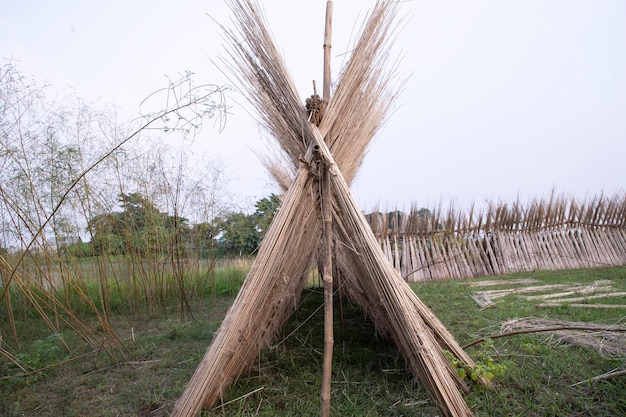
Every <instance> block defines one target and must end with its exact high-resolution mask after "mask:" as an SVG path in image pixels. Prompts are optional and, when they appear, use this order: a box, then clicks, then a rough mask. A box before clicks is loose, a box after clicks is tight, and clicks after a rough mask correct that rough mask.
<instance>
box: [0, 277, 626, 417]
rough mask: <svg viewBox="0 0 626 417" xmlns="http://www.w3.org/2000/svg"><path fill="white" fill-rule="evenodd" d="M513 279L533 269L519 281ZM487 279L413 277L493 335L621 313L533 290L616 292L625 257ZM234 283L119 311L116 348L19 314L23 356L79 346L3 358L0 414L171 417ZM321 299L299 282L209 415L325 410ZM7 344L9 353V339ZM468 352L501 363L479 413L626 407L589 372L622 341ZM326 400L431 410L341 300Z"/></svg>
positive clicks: (612, 411) (512, 342)
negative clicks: (285, 314)
mask: <svg viewBox="0 0 626 417" xmlns="http://www.w3.org/2000/svg"><path fill="white" fill-rule="evenodd" d="M520 278H532V279H534V280H535V281H533V282H532V283H528V282H526V281H525V283H517V282H518V281H517V280H519V279H520ZM492 279H493V278H489V280H492ZM485 280H487V279H486V278H485V279H473V280H463V281H442V282H429V283H420V284H411V285H412V287H413V288H414V290H415V291H416V292H417V294H418V295H419V296H420V297H421V298H422V300H424V302H425V303H426V304H427V305H429V306H430V307H431V308H432V309H433V311H434V312H435V313H436V314H437V316H438V317H439V318H440V319H441V320H442V321H443V322H444V324H445V325H446V326H448V328H449V330H450V331H451V332H452V333H453V334H454V336H455V337H456V338H457V340H458V341H459V342H460V343H461V345H465V344H468V343H470V342H472V341H474V340H476V339H478V338H481V337H485V336H488V335H492V334H495V333H498V332H499V330H500V326H501V324H502V323H503V322H505V321H507V320H510V319H515V318H521V317H536V318H549V319H555V320H561V321H575V322H593V323H602V324H606V325H612V324H616V323H621V324H625V323H624V321H625V320H626V298H624V297H621V296H616V297H608V298H595V299H591V300H589V301H588V303H595V304H611V305H622V306H624V307H625V308H590V307H586V308H581V307H574V304H575V303H563V304H561V305H560V306H557V307H540V306H539V304H541V303H543V302H544V300H541V299H540V298H538V297H536V296H538V295H546V294H555V293H558V292H565V291H564V289H567V288H565V287H558V286H557V287H550V288H546V287H542V288H540V286H542V285H562V286H566V285H567V286H570V287H571V286H572V285H574V284H578V285H579V286H584V285H588V284H592V283H594V282H596V281H599V280H607V281H610V289H609V291H611V292H613V293H617V294H619V293H620V292H624V291H626V268H610V269H592V270H580V271H559V272H536V273H526V274H517V275H511V276H507V277H502V278H498V282H497V283H495V284H492V285H490V286H480V287H479V286H472V285H471V284H472V283H476V282H478V281H485ZM236 282H238V281H236ZM531 287H536V288H531ZM521 288H531V289H529V290H524V291H517V292H515V291H514V292H512V293H511V294H509V295H506V296H502V297H499V298H497V297H496V296H495V295H494V294H496V293H492V295H494V296H493V299H492V301H493V306H492V307H489V308H481V307H480V306H479V305H478V304H477V303H476V302H475V301H474V300H473V299H472V297H471V295H472V294H475V293H476V292H478V291H489V290H495V289H508V290H519V289H521ZM234 293H235V291H226V290H223V291H220V294H218V296H217V297H215V298H214V297H208V296H207V297H204V298H199V299H197V300H195V301H194V304H193V313H194V317H195V319H196V320H195V321H189V322H181V321H180V320H178V319H177V318H176V317H177V316H176V315H175V314H174V315H172V317H170V318H168V317H164V316H162V315H159V316H158V317H143V318H141V319H138V318H136V317H135V316H128V315H124V314H119V315H116V316H115V317H114V318H113V320H112V322H113V326H114V327H115V329H116V330H117V331H118V333H119V334H120V336H121V337H122V338H123V340H124V341H125V344H126V348H127V354H126V358H125V359H123V360H120V359H117V360H114V359H112V358H111V357H110V356H108V355H106V354H104V353H100V354H96V353H90V352H83V351H80V348H76V346H80V344H79V343H78V340H74V339H73V338H72V337H71V336H70V335H69V334H68V335H62V337H63V340H64V341H65V342H66V343H67V345H69V346H70V348H72V353H71V354H70V353H68V352H67V350H65V349H64V348H63V347H62V346H61V344H60V342H59V338H58V337H56V336H48V335H47V334H46V333H45V328H44V326H43V325H42V324H41V323H38V322H36V321H35V320H34V319H33V320H30V321H29V322H28V323H18V324H19V325H20V326H22V327H23V328H22V329H21V330H22V331H23V332H22V333H21V334H23V335H27V338H26V339H24V340H23V341H22V344H23V349H20V352H21V353H20V359H21V360H22V363H23V364H24V365H25V366H30V367H33V368H40V367H43V366H47V365H52V364H55V363H58V362H61V361H63V360H66V359H68V358H70V357H74V356H77V355H80V354H85V356H84V357H82V358H80V359H78V360H74V361H70V362H67V363H63V364H60V365H56V366H53V367H51V368H49V369H48V370H46V371H45V372H41V373H37V374H32V375H27V376H17V375H18V374H19V373H20V370H19V369H18V368H17V367H15V366H14V365H10V364H9V363H8V361H6V360H5V359H4V358H0V377H3V379H2V380H1V381H0V415H2V416H166V415H169V412H170V411H171V409H172V407H173V404H174V402H175V401H176V398H177V397H178V396H179V395H180V394H181V392H182V390H183V389H184V386H185V384H186V383H187V381H188V380H189V378H190V376H191V374H192V373H193V371H194V369H195V367H196V365H197V364H198V362H199V361H200V359H201V357H202V355H203V354H204V351H205V350H206V348H207V346H208V345H209V344H210V342H211V339H212V337H213V334H214V332H215V331H216V330H217V329H218V327H219V324H220V322H221V320H222V319H223V317H224V315H225V313H226V310H227V309H228V307H229V306H230V304H231V302H232V300H233V297H234ZM575 296H576V295H570V297H575ZM527 297H535V298H531V299H527ZM549 297H550V296H548V299H551V298H549ZM553 298H554V297H553ZM561 298H562V297H561ZM322 302H323V294H322V291H321V290H320V289H317V288H309V289H307V290H305V292H304V294H303V297H302V302H301V305H300V308H299V309H298V310H297V311H296V312H295V313H294V314H293V315H292V317H291V319H290V321H289V322H288V323H287V324H286V326H285V327H284V329H283V330H282V332H281V333H280V334H279V335H278V337H277V339H276V341H275V344H274V346H273V347H272V348H271V349H268V350H266V351H263V352H262V353H261V355H260V357H259V360H258V363H257V364H256V366H254V368H253V369H251V370H250V371H249V372H248V373H247V374H246V375H245V376H243V377H242V378H241V379H240V380H239V381H238V382H237V383H236V384H235V385H234V386H233V387H232V388H231V389H230V390H229V391H228V392H227V393H226V394H225V397H224V405H223V406H221V407H218V408H216V409H213V410H208V411H206V412H204V413H203V415H206V416H212V415H228V416H275V415H285V416H287V415H292V416H296V415H297V416H309V415H319V393H320V384H321V377H322V350H323V309H321V308H320V306H321V305H322ZM576 303H578V302H576ZM3 333H4V329H3ZM4 334H5V333H4ZM23 337H25V336H23ZM622 340H623V339H622ZM2 347H3V348H4V349H6V350H7V351H9V352H10V351H11V349H10V345H9V344H8V343H7V342H6V341H5V343H3V345H2ZM467 351H468V353H469V354H470V355H471V356H472V357H474V358H475V359H476V360H477V361H478V363H479V365H481V366H482V367H483V372H493V373H494V374H496V376H495V377H494V379H493V389H488V388H485V387H482V386H479V385H474V384H473V385H471V392H470V393H469V394H467V395H466V396H465V398H466V401H467V403H468V404H469V406H470V407H471V409H472V410H473V411H474V413H475V415H477V416H516V415H522V416H619V415H626V377H625V376H621V377H614V378H610V379H607V380H600V381H590V380H591V378H593V377H596V376H599V375H602V374H605V373H607V372H610V371H614V370H623V369H626V355H624V353H623V351H622V353H621V354H617V355H615V356H613V357H609V356H607V355H606V352H605V353H604V354H601V353H599V352H598V350H597V349H593V348H584V347H581V346H578V345H574V344H570V343H567V342H566V341H564V340H563V335H555V334H553V333H536V334H521V335H514V336H508V337H502V338H498V339H493V340H488V341H485V342H482V343H479V344H476V345H474V346H472V347H470V348H468V349H467ZM492 362H493V363H492ZM468 371H469V370H468ZM468 375H469V374H468ZM331 404H332V413H333V415H338V416H339V415H340V416H436V415H439V413H438V410H437V408H436V407H435V405H434V404H433V402H432V400H430V398H429V396H428V394H427V393H426V391H425V390H424V389H423V388H422V387H421V386H420V384H419V382H417V381H415V380H414V379H413V378H412V377H411V376H410V375H409V374H408V373H407V372H406V371H405V369H404V361H403V360H402V358H401V357H399V355H398V351H397V349H396V348H395V346H393V344H391V343H390V342H389V341H387V340H385V339H383V338H381V337H379V336H377V335H376V331H375V329H374V327H373V325H372V324H371V323H370V322H369V320H368V319H367V318H366V317H364V315H363V313H362V312H360V311H359V310H358V309H357V308H355V307H353V306H351V305H350V303H349V302H348V301H346V300H338V299H337V300H336V305H335V349H334V362H333V383H332V400H331Z"/></svg>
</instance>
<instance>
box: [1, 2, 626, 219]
mask: <svg viewBox="0 0 626 417" xmlns="http://www.w3.org/2000/svg"><path fill="white" fill-rule="evenodd" d="M260 3H261V4H262V6H263V8H264V10H265V13H266V16H267V19H268V21H269V25H270V27H271V30H272V32H273V34H274V36H275V39H276V42H277V44H278V46H279V49H281V50H282V51H283V53H284V57H285V61H286V63H287V66H288V68H289V69H290V71H291V74H292V76H293V78H294V79H295V81H296V85H297V87H298V89H299V92H300V95H301V96H302V97H303V99H304V98H306V97H308V96H310V95H311V94H312V80H314V79H315V80H317V83H318V85H321V77H322V76H321V74H322V41H323V27H324V12H325V4H326V1H325V0H309V1H297V2H296V1H291V2H288V1H284V0H265V1H261V2H260ZM373 4H374V1H365V0H335V1H334V19H333V20H334V28H333V30H334V33H333V34H334V37H333V50H332V52H333V56H334V61H333V72H334V73H335V74H336V73H337V72H338V71H339V70H340V65H341V63H342V61H343V59H344V58H343V56H344V53H345V52H346V51H347V50H348V49H349V45H350V37H351V36H354V31H355V28H358V27H359V26H360V23H361V21H362V20H363V18H364V16H365V14H366V12H367V11H368V10H369V9H371V7H372V6H373ZM402 10H403V12H405V13H406V14H407V16H408V18H409V19H410V20H409V21H408V23H407V24H406V25H405V26H404V28H403V30H402V31H401V32H400V34H399V36H398V38H397V40H396V42H395V44H394V47H395V49H396V53H397V54H399V55H402V56H403V57H404V58H403V61H402V63H401V67H400V71H401V75H402V76H403V77H409V79H408V82H407V84H406V88H405V90H404V91H403V94H402V96H401V97H400V99H399V101H398V108H397V109H396V111H395V112H394V113H393V114H392V115H391V117H390V118H389V120H388V121H387V123H386V125H385V127H384V128H383V129H382V130H381V131H380V133H379V134H378V135H377V137H376V138H375V140H374V144H373V146H372V147H371V149H370V151H369V153H368V156H367V158H366V159H365V162H364V164H363V167H362V168H361V172H360V174H359V176H358V178H357V181H356V182H355V184H354V186H353V192H354V194H355V197H356V198H357V201H358V202H359V203H360V204H361V206H362V208H363V209H365V210H368V209H370V208H372V207H374V206H376V205H380V207H381V208H383V209H394V208H396V207H397V208H400V209H409V208H410V207H411V205H412V204H415V205H417V206H419V207H422V206H427V207H431V206H432V205H434V204H436V203H438V202H439V201H440V200H442V201H444V202H446V203H447V202H450V201H454V202H456V204H457V205H459V206H460V207H461V208H463V207H467V206H468V205H469V204H470V203H471V202H476V204H477V205H479V206H480V205H482V204H483V203H484V202H485V201H486V200H492V201H500V200H503V201H513V200H515V199H516V198H517V197H518V196H519V197H520V198H521V199H522V201H527V200H528V199H530V198H533V197H541V196H547V195H549V193H550V192H551V191H552V190H553V189H555V190H556V191H557V192H559V193H562V194H565V195H573V196H576V197H578V198H585V197H587V196H593V195H595V194H599V193H600V192H605V193H607V194H613V193H616V192H623V190H624V188H625V185H626V163H625V160H626V1H624V0H613V1H610V0H562V1H557V0H541V1H540V0H524V1H522V0H520V1H504V0H491V1H489V0H483V1H469V0H464V1H441V0H438V1H434V0H433V1H406V2H404V4H403V6H402ZM207 14H210V15H211V16H212V17H213V18H214V19H216V20H217V21H219V22H221V23H224V24H227V25H228V24H229V12H228V9H227V7H226V6H225V4H224V3H223V2H222V1H220V0H211V1H200V0H198V1H190V0H189V1H188V0H179V1H176V2H174V1H158V0H149V1H144V0H141V1H139V0H132V1H128V0H110V1H106V2H104V1H91V0H56V1H47V0H20V1H17V0H0V59H2V60H3V61H4V62H6V61H7V60H12V61H13V63H14V64H15V65H16V66H17V68H18V69H19V70H20V71H21V72H22V73H23V74H25V75H27V76H29V77H30V76H33V77H35V78H37V79H38V80H41V81H47V82H49V83H51V84H52V85H53V86H55V87H58V88H62V87H63V86H65V85H70V86H72V87H73V88H74V89H75V90H76V92H77V93H78V94H79V95H80V96H82V97H85V98H86V99H88V100H99V101H100V102H101V103H114V104H117V105H119V106H121V107H122V108H123V109H125V110H126V111H129V112H132V111H134V110H136V109H137V106H138V105H139V103H140V102H141V101H142V100H143V99H144V98H145V97H146V96H147V95H149V94H150V93H151V92H153V91H155V90H157V89H159V88H161V87H164V86H165V85H166V84H167V77H169V78H174V79H175V78H177V77H178V76H179V74H182V73H184V72H185V71H192V72H194V73H195V74H196V75H195V77H196V80H197V81H198V82H201V83H215V84H220V85H221V84H225V83H226V82H227V80H226V78H225V77H224V75H223V74H222V73H221V72H220V70H219V69H218V68H216V67H215V65H214V64H212V60H213V61H215V60H217V59H219V57H220V56H224V53H223V47H222V38H221V35H220V30H219V28H218V26H217V25H216V24H215V23H214V22H213V21H212V20H211V18H209V17H208V16H207ZM231 99H232V101H231V102H230V103H229V104H230V105H232V106H233V108H232V110H231V112H232V114H231V115H230V116H229V119H228V120H227V122H226V126H225V129H224V131H223V132H222V133H219V132H218V131H216V130H212V129H209V128H207V129H204V130H203V131H202V133H201V135H200V136H199V137H198V138H197V139H196V142H195V143H194V145H193V146H194V147H197V149H198V151H202V152H209V153H212V154H218V155H219V156H220V157H221V158H222V160H223V161H224V162H225V163H226V165H227V166H228V172H229V173H230V175H232V177H233V180H232V181H231V184H232V187H233V190H234V191H235V192H236V193H237V194H238V195H240V196H241V198H242V201H243V200H245V201H248V202H250V201H252V202H254V201H256V200H257V199H258V198H261V197H263V196H266V195H267V194H269V193H270V192H272V191H275V190H274V189H273V188H271V186H270V185H269V184H270V183H269V179H268V176H267V175H266V174H265V173H264V171H263V168H262V167H261V164H260V163H259V162H258V159H257V157H256V154H255V152H258V151H262V150H264V149H265V147H266V143H265V141H264V139H262V138H263V137H264V136H265V135H264V134H263V132H260V131H259V129H258V128H257V126H256V123H255V122H254V120H252V118H251V116H250V115H249V114H248V112H247V111H246V110H245V109H244V108H243V107H242V105H241V104H239V103H243V101H242V100H241V98H240V97H234V96H233V97H232V98H231Z"/></svg>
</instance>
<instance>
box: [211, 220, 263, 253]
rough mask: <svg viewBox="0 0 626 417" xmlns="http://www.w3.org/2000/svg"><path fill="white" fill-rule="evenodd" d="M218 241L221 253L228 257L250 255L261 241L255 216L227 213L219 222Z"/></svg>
mask: <svg viewBox="0 0 626 417" xmlns="http://www.w3.org/2000/svg"><path fill="white" fill-rule="evenodd" d="M220 226H221V227H220V229H221V234H220V237H219V239H218V241H219V244H220V247H221V251H222V252H223V253H224V254H225V255H228V256H248V255H252V254H253V253H254V252H255V251H256V249H257V247H258V246H259V243H260V241H261V234H260V232H259V229H258V226H257V222H256V216H254V215H249V214H245V213H242V212H236V213H229V214H227V215H226V216H225V217H224V218H223V219H222V220H221V222H220Z"/></svg>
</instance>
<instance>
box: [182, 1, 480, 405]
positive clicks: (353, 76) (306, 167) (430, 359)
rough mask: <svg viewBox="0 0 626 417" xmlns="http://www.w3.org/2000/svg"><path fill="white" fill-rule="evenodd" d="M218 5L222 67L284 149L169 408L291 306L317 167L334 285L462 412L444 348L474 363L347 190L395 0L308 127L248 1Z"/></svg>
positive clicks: (241, 359) (226, 375)
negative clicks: (215, 315) (228, 302)
mask: <svg viewBox="0 0 626 417" xmlns="http://www.w3.org/2000/svg"><path fill="white" fill-rule="evenodd" d="M227 3H228V4H229V6H230V8H231V9H232V12H233V14H234V16H235V18H234V21H235V23H236V25H237V29H236V30H235V31H225V33H226V37H227V39H228V41H229V45H230V49H229V50H230V55H231V58H232V61H233V62H234V63H235V64H234V65H232V64H227V65H229V68H230V69H231V71H232V73H233V74H234V76H235V77H236V78H237V80H238V82H239V83H240V84H241V85H242V86H243V87H244V89H245V92H246V94H247V96H248V97H249V98H250V101H251V102H252V104H253V106H254V107H255V108H256V109H257V111H258V117H259V120H260V121H261V122H262V123H263V124H264V126H265V127H266V128H267V129H268V131H269V132H270V133H271V134H272V136H274V137H275V138H276V140H277V142H278V144H279V145H280V148H281V149H282V151H283V156H284V158H283V159H282V160H281V161H279V162H277V161H269V162H267V166H268V168H269V169H270V172H272V174H273V175H274V176H275V178H276V180H277V181H278V182H279V184H281V185H282V186H283V187H284V188H285V190H286V191H285V194H284V195H283V198H282V202H281V206H280V209H279V211H278V214H277V215H276V217H275V218H274V221H273V223H272V225H271V227H270V229H269V230H268V232H267V234H266V236H265V238H264V240H263V242H262V244H261V247H260V248H259V253H258V255H257V257H256V259H255V261H254V264H253V266H252V269H251V270H250V273H249V274H248V276H247V277H246V280H245V282H244V284H243V286H242V288H241V290H240V292H239V294H238V296H237V298H236V299H235V301H234V303H233V305H232V306H231V308H230V310H229V311H228V313H227V315H226V317H225V319H224V321H223V322H222V325H221V327H220V329H219V331H218V332H217V333H216V335H215V338H214V340H213V342H212V343H211V346H210V347H209V349H208V350H207V352H206V354H205V356H204V358H203V359H202V361H201V362H200V364H199V365H198V368H197V369H196V372H195V373H194V375H193V376H192V378H191V380H190V381H189V383H188V385H187V388H186V389H185V391H184V393H183V395H182V396H181V398H180V399H179V400H178V402H177V403H176V406H175V409H174V411H173V413H172V415H173V416H176V417H181V416H187V417H191V416H195V415H197V414H198V413H199V411H200V410H201V409H202V408H203V407H209V406H211V405H213V404H215V403H216V402H217V401H219V400H220V399H221V398H222V397H223V393H224V391H225V390H226V389H227V387H228V386H229V385H230V384H231V383H232V382H234V380H236V379H237V378H238V377H239V376H240V375H241V374H242V373H243V372H245V370H246V369H247V368H248V367H249V366H251V365H252V364H254V363H255V360H256V358H257V357H258V355H259V352H260V351H261V349H263V348H265V347H267V346H269V344H270V343H271V341H272V339H273V337H274V336H275V335H276V333H277V331H278V330H279V329H280V327H281V326H282V325H283V324H284V323H285V321H286V320H287V319H288V317H289V316H290V314H291V313H292V312H293V310H294V309H295V308H296V307H297V304H298V301H299V297H300V294H301V292H302V288H303V286H304V284H305V282H306V277H307V275H308V272H309V271H310V269H311V267H312V266H313V265H314V263H315V258H316V256H317V254H318V253H320V249H321V247H320V246H321V245H320V242H321V240H322V239H321V237H322V230H323V227H322V215H321V209H320V184H319V182H320V178H321V175H320V173H321V172H322V171H324V170H326V172H328V174H329V175H327V177H328V178H329V180H330V187H329V188H330V198H331V199H330V201H331V202H332V203H331V205H330V211H331V215H332V239H333V241H334V245H333V248H334V259H335V261H334V262H335V266H336V269H337V270H338V271H339V274H338V278H339V282H336V283H335V285H341V286H342V289H343V290H345V293H346V294H347V295H348V296H349V297H350V299H351V300H352V301H353V302H355V303H356V304H358V305H359V306H360V307H361V308H362V309H363V310H364V311H365V312H366V313H367V314H368V315H369V316H370V317H371V318H372V320H373V321H374V324H375V326H376V329H377V330H378V331H379V332H380V333H382V334H384V335H386V336H388V337H390V338H391V339H392V340H393V341H394V342H395V343H396V345H397V347H398V349H399V351H400V353H401V354H402V356H403V357H404V359H405V360H406V363H407V366H408V367H409V369H410V370H411V372H412V373H413V374H414V375H415V376H416V377H418V378H419V379H420V381H422V383H423V384H424V386H425V387H426V388H427V389H428V391H429V393H430V394H431V396H432V398H433V399H434V401H435V402H436V404H437V405H438V407H439V408H440V410H441V412H442V414H443V415H445V416H471V415H472V413H471V411H470V409H469V408H468V406H467V405H466V403H465V401H464V400H463V397H462V396H461V394H460V392H459V389H467V387H466V386H465V385H464V384H463V382H462V381H461V380H459V378H458V377H457V373H456V371H455V369H454V368H453V367H452V365H451V363H450V361H449V360H448V359H447V358H446V357H445V355H444V354H443V351H444V350H447V351H449V352H451V353H452V354H453V355H455V356H456V357H457V358H458V359H460V360H461V361H463V362H464V363H466V364H467V365H468V366H471V367H473V366H475V363H474V362H473V361H472V360H471V358H469V356H468V355H467V354H466V353H465V352H464V351H463V349H461V347H460V346H459V345H458V344H457V342H456V341H455V340H454V338H453V337H452V336H451V335H450V333H449V332H448V331H447V330H446V328H445V327H444V326H443V325H442V324H441V322H440V321H439V320H438V319H437V317H435V315H434V314H433V313H432V312H431V311H430V310H429V309H428V307H426V306H425V305H424V304H423V303H422V302H421V301H420V300H419V298H418V297H417V296H416V295H415V293H414V292H413V291H412V290H411V288H410V287H409V286H408V285H407V284H406V282H405V281H404V280H403V279H402V277H401V276H400V275H399V273H398V272H397V271H396V270H395V269H394V268H393V267H392V265H391V264H390V263H389V261H388V260H387V259H386V257H385V255H384V254H383V252H382V251H381V249H380V245H379V244H378V242H377V241H376V238H375V237H374V235H373V234H372V232H371V229H370V228H369V225H368V223H367V221H366V219H365V217H364V216H363V214H362V213H361V211H360V210H359V208H358V207H357V205H356V203H355V201H354V199H353V198H352V195H351V193H350V190H349V183H350V182H351V181H352V179H353V178H354V176H355V175H356V173H357V170H358V168H359V166H360V164H361V161H362V159H363V155H364V153H365V151H366V149H367V146H368V144H369V142H370V140H371V139H372V137H373V136H374V134H375V133H376V131H377V130H378V128H379V127H380V126H381V124H382V122H383V119H384V117H385V115H386V113H387V111H388V109H389V108H390V106H391V104H392V102H393V100H394V99H395V97H396V96H397V92H398V85H397V84H398V83H397V82H394V80H395V77H394V71H393V68H392V70H389V69H387V66H386V65H387V64H388V62H389V59H388V58H389V57H388V51H389V38H390V36H392V35H393V33H394V29H395V28H396V27H397V24H398V19H397V12H398V3H399V2H398V1H390V0H380V1H378V2H377V4H376V6H375V8H374V10H373V11H372V12H371V14H370V15H369V16H368V17H367V19H366V21H365V24H364V26H363V28H362V31H361V34H360V37H359V38H358V40H357V42H356V45H355V46H354V49H353V50H352V52H351V56H350V59H349V61H348V63H347V64H346V66H345V67H344V69H343V71H342V73H341V75H340V77H339V80H338V82H337V83H336V88H335V92H334V95H333V97H332V98H331V99H330V101H329V102H328V103H325V105H324V106H323V107H322V108H321V109H319V110H316V111H320V112H322V113H321V114H318V115H317V116H318V122H319V126H318V125H317V124H316V123H312V122H310V119H311V114H310V111H307V109H306V108H305V107H304V105H303V101H302V100H301V99H300V97H299V96H298V93H297V92H296V89H295V88H294V85H293V82H292V81H291V78H290V76H289V73H288V71H287V69H286V67H285V65H284V63H283V60H282V57H281V56H280V54H279V53H278V50H277V48H276V46H275V44H274V42H273V40H272V38H271V36H270V34H269V31H268V30H267V27H266V25H265V22H264V19H263V17H262V15H261V13H260V10H259V6H258V4H257V3H256V2H255V1H253V0H227ZM325 197H328V196H325Z"/></svg>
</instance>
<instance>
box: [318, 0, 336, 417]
mask: <svg viewBox="0 0 626 417" xmlns="http://www.w3.org/2000/svg"><path fill="white" fill-rule="evenodd" d="M332 14H333V2H332V1H330V0H329V1H327V2H326V26H325V28H324V87H323V88H324V89H323V93H322V94H323V97H322V99H323V100H324V102H325V103H328V102H329V101H330V48H331V39H332V21H333V19H332ZM322 170H323V171H322V178H321V181H322V184H321V191H322V193H321V194H322V198H321V204H322V219H323V222H324V243H325V244H324V249H325V250H324V365H323V366H324V369H323V372H322V394H321V416H322V417H329V416H330V388H331V380H332V367H333V345H334V343H335V339H334V335H333V272H332V269H333V224H332V211H331V204H332V197H331V195H330V178H329V172H328V166H326V164H323V166H322Z"/></svg>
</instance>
